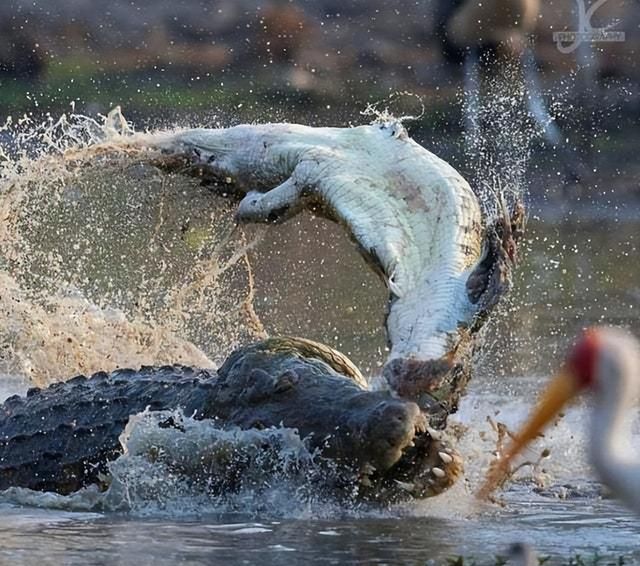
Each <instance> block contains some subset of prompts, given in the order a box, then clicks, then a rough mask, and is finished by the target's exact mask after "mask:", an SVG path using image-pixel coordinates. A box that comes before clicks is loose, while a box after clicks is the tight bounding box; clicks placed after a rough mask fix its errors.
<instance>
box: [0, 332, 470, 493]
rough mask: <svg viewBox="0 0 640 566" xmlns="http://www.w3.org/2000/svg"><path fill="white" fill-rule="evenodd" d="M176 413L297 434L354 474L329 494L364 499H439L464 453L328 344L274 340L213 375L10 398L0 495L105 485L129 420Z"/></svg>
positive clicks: (73, 386)
mask: <svg viewBox="0 0 640 566" xmlns="http://www.w3.org/2000/svg"><path fill="white" fill-rule="evenodd" d="M175 409H179V410H181V411H182V412H183V413H184V414H185V415H189V416H193V418H194V419H212V420H214V421H215V422H216V423H217V424H219V426H220V427H221V428H227V429H228V428H233V427H239V428H241V429H256V428H257V429H263V428H269V427H280V426H283V427H287V428H292V429H297V431H298V434H299V435H300V437H301V438H303V439H304V442H305V443H306V445H307V448H308V449H309V451H310V452H311V453H314V454H317V455H318V456H319V457H321V458H323V459H327V460H330V461H331V462H333V463H335V464H336V465H337V466H338V468H339V469H340V470H341V471H342V477H343V478H349V481H346V480H345V481H344V482H343V483H342V484H340V485H334V486H333V487H336V488H338V487H341V489H343V490H344V489H350V490H352V489H353V486H356V487H358V492H359V493H360V494H361V496H362V497H364V498H367V499H375V500H378V501H379V500H384V501H398V500H402V499H406V498H409V497H411V498H414V497H427V496H430V495H435V494H437V493H440V492H441V491H443V490H444V489H446V488H448V487H449V486H450V485H452V484H453V482H454V481H455V480H456V478H457V477H458V476H459V475H460V473H461V471H462V465H461V459H460V457H459V455H458V454H457V453H456V452H455V450H453V449H452V448H451V447H450V446H449V445H448V444H447V443H446V442H445V441H444V440H442V439H441V438H440V436H439V435H438V434H437V433H436V432H435V431H434V430H433V429H431V428H430V426H429V424H430V423H429V420H428V415H425V414H424V413H423V411H421V410H420V409H419V407H418V406H417V405H416V404H415V403H414V402H412V401H408V400H404V399H398V398H395V397H394V396H393V395H391V393H389V392H388V391H371V390H369V389H368V388H367V387H366V384H365V383H364V382H363V380H362V376H361V375H360V374H359V372H358V370H357V369H356V368H355V366H353V364H352V363H351V362H350V361H349V360H348V359H347V358H346V357H345V356H343V355H342V354H340V353H338V352H336V351H335V350H332V349H330V348H328V347H327V346H324V345H321V344H318V343H315V342H312V341H310V340H304V339H296V338H269V339H266V340H264V341H261V342H257V343H255V344H251V345H248V346H244V347H242V348H239V349H238V350H236V351H234V352H232V353H231V355H230V356H229V357H228V358H227V359H226V361H225V362H224V363H223V365H222V366H221V367H220V368H219V369H218V370H217V371H213V370H206V369H196V368H191V367H185V366H181V365H172V366H162V367H142V368H141V369H139V370H132V369H120V370H116V371H114V372H112V373H105V372H100V373H96V374H94V375H92V376H90V377H85V376H77V377H74V378H72V379H69V380H68V381H62V382H59V383H54V384H52V385H50V386H49V387H46V388H43V389H38V388H32V389H30V390H29V391H28V392H27V393H26V395H24V396H18V395H16V396H13V397H10V398H8V399H7V400H6V401H5V402H4V404H2V406H1V407H0V490H4V489H7V488H9V487H24V488H29V489H33V490H40V491H51V492H57V493H61V494H69V493H72V492H74V491H77V490H79V489H82V488H84V487H87V486H90V485H98V486H102V487H103V488H104V487H106V485H107V484H108V479H107V480H105V478H108V476H109V465H110V463H111V462H113V461H114V460H115V459H116V458H117V457H118V456H119V455H120V454H122V451H123V448H122V446H121V444H120V442H119V437H120V435H121V434H122V432H123V431H124V429H125V427H126V425H127V422H128V421H129V418H130V416H131V415H132V414H136V413H140V412H142V411H145V410H150V411H163V410H175ZM165 426H179V425H174V423H171V422H167V423H166V424H165Z"/></svg>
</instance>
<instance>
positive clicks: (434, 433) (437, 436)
mask: <svg viewBox="0 0 640 566" xmlns="http://www.w3.org/2000/svg"><path fill="white" fill-rule="evenodd" d="M427 432H428V433H429V436H430V437H431V438H433V439H434V440H442V434H441V433H440V432H438V431H437V430H436V429H435V428H431V427H430V426H428V427H427Z"/></svg>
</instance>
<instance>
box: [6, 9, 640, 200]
mask: <svg viewBox="0 0 640 566" xmlns="http://www.w3.org/2000/svg"><path fill="white" fill-rule="evenodd" d="M585 2H587V3H586V5H587V6H588V5H589V2H588V0H585ZM456 3H457V4H459V3H460V2H459V1H458V0H398V1H389V0H367V1H365V0H4V1H3V2H2V3H1V4H0V120H1V119H2V118H3V117H6V116H8V115H12V116H13V117H14V118H18V117H20V116H21V115H22V114H24V113H27V114H33V115H42V114H45V113H47V112H50V113H51V114H53V115H56V114H59V113H60V112H63V111H68V110H69V108H70V105H71V104H73V107H74V108H75V110H76V111H79V112H83V113H87V114H96V113H105V112H107V111H108V110H109V109H110V108H112V107H114V106H115V105H121V106H122V107H123V109H124V112H125V115H126V116H127V117H128V118H130V119H132V120H133V121H134V122H135V123H136V124H138V125H139V126H140V125H144V126H149V127H152V126H159V125H172V124H176V123H177V124H182V125H184V124H198V125H214V124H223V125H230V124H233V123H237V122H247V121H263V122H264V121H280V120H287V121H301V122H305V123H308V124H312V125H347V124H350V123H360V122H362V121H365V120H366V118H363V117H361V116H360V115H359V112H360V111H362V110H363V109H364V108H365V107H366V105H367V104H368V103H372V102H378V101H381V100H384V99H385V97H388V96H389V95H390V94H391V93H393V92H396V91H410V92H411V93H415V94H417V95H420V96H421V97H422V101H423V103H424V104H425V107H426V111H425V113H424V115H423V116H422V118H420V119H419V120H418V121H417V122H415V123H414V124H413V125H410V129H411V132H412V134H413V135H414V137H416V138H417V139H418V140H419V141H421V142H423V143H426V145H427V147H432V148H433V149H435V150H436V151H437V152H439V153H440V154H443V153H444V154H445V157H450V158H451V157H452V156H454V158H455V153H456V151H457V150H456V147H457V145H456V142H455V141H454V142H452V140H455V139H456V136H459V135H460V130H461V124H462V123H463V121H462V119H461V101H462V96H461V90H462V84H463V72H462V66H461V64H460V62H459V61H457V62H456V61H451V60H450V59H447V58H446V57H445V54H444V52H443V45H442V33H441V32H442V18H443V14H444V13H446V12H447V11H448V6H452V5H454V4H456ZM578 5H579V4H578V3H577V1H576V0H552V1H545V2H542V5H541V9H540V13H539V17H538V18H537V21H536V24H535V28H534V30H533V33H532V34H531V39H532V40H533V44H534V51H535V58H536V64H537V68H538V74H539V78H540V80H541V85H542V90H543V92H544V93H545V97H546V99H547V103H548V105H549V106H550V108H551V109H552V115H553V116H554V117H555V118H556V119H557V122H558V123H559V124H560V126H561V127H562V131H563V132H565V133H566V135H567V141H568V142H569V145H572V146H574V147H575V149H576V151H577V154H578V155H579V157H578V158H579V159H580V160H581V161H582V165H583V167H582V169H583V171H582V176H583V177H584V175H585V174H586V175H587V176H588V175H589V174H590V173H593V171H594V169H595V170H597V171H602V170H603V168H604V169H606V170H607V173H605V174H604V178H606V179H608V182H611V183H614V184H616V187H615V188H616V194H620V195H622V194H624V196H625V198H626V197H628V196H629V195H630V194H633V195H637V194H638V193H640V190H638V186H637V185H638V182H637V175H636V173H637V172H638V169H637V168H636V166H635V163H634V162H635V161H636V159H635V154H634V149H633V146H634V145H635V144H636V142H637V141H638V136H635V138H634V133H635V132H637V130H638V124H639V122H640V88H639V84H640V66H639V65H638V56H639V50H640V1H638V0H608V1H607V2H605V3H604V4H603V5H602V6H601V7H600V8H598V10H597V11H596V12H595V13H594V15H593V17H592V18H591V21H590V24H591V25H592V26H593V27H599V26H601V27H604V26H607V25H610V24H614V27H613V29H615V30H620V31H624V32H625V35H626V38H625V41H624V42H609V43H607V42H600V43H596V44H593V45H592V46H591V47H590V51H589V56H588V58H587V59H585V58H584V55H583V57H582V59H581V58H580V57H579V56H578V53H579V50H578V51H576V53H572V54H564V53H561V52H560V51H559V50H558V49H557V47H556V44H555V43H554V41H553V37H552V35H553V32H555V31H563V30H576V25H577V16H576V14H577V6H578ZM414 102H415V101H414ZM415 110H416V108H415V104H414V108H411V111H415ZM596 134H597V135H596ZM536 150H537V151H538V153H539V154H540V155H541V156H542V157H541V159H540V160H539V166H540V167H542V169H541V172H540V174H539V175H536V180H537V181H539V184H540V187H538V188H537V189H536V188H535V187H534V188H533V194H534V195H535V194H542V193H543V192H544V193H545V194H546V195H547V196H548V195H552V196H553V195H556V194H557V195H559V198H560V199H564V198H565V196H566V195H565V192H566V191H565V190H564V189H562V190H561V188H560V187H559V183H558V177H560V180H561V182H562V183H565V181H566V179H565V175H564V173H562V171H559V170H558V164H557V161H558V159H557V157H558V156H557V155H555V153H554V149H553V148H548V147H545V146H544V144H543V143H541V144H539V147H537V148H536ZM549 153H551V154H552V155H551V158H550V159H545V158H544V156H545V154H549ZM603 153H604V154H606V155H607V156H608V157H609V156H615V157H616V159H615V163H613V164H612V162H611V161H612V160H611V159H609V158H608V157H607V159H602V154H603ZM560 157H561V159H566V156H560ZM545 164H549V165H548V166H546V165H545ZM612 166H613V167H614V170H611V167H612ZM616 171H617V173H616ZM599 178H600V177H599ZM574 184H576V185H580V183H574ZM597 184H598V183H594V182H593V180H591V182H590V185H591V186H592V188H593V186H594V185H597ZM609 188H611V187H609ZM577 190H580V189H579V188H578V189H577Z"/></svg>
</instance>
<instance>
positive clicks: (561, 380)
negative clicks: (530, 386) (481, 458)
mask: <svg viewBox="0 0 640 566" xmlns="http://www.w3.org/2000/svg"><path fill="white" fill-rule="evenodd" d="M581 390H582V387H581V386H580V382H579V380H577V379H576V378H575V377H574V375H573V374H572V373H571V372H570V371H569V370H568V369H567V368H563V369H562V370H561V371H560V372H559V373H558V374H557V375H556V376H555V377H554V378H553V379H552V380H551V383H549V385H548V386H547V389H546V390H545V391H544V393H543V394H542V397H541V398H540V401H539V402H538V406H537V408H536V409H535V410H534V411H533V413H531V415H530V417H529V419H528V421H527V422H526V423H525V424H524V426H523V427H522V428H521V429H520V431H519V432H518V433H517V434H516V435H515V436H514V438H513V441H512V442H511V445H510V446H509V447H508V448H507V450H505V452H504V454H503V455H502V456H501V457H500V456H498V458H499V459H498V460H497V461H495V462H494V463H493V464H492V465H491V467H490V468H489V471H488V472H487V476H486V479H485V483H484V485H483V486H482V488H481V489H480V491H479V492H478V494H477V497H478V498H479V499H487V497H488V496H489V495H491V493H492V492H493V491H494V490H495V489H496V488H497V487H498V486H499V485H501V484H502V483H503V482H504V481H505V479H506V478H507V475H508V474H509V471H510V464H511V462H512V461H513V459H514V458H515V457H516V456H517V455H518V454H520V452H522V450H523V449H524V448H525V447H526V446H527V445H528V444H529V443H530V442H531V441H532V440H533V439H535V438H536V437H537V436H538V435H539V434H540V433H541V432H542V430H543V429H544V427H545V426H546V425H547V424H549V423H550V422H551V421H552V420H553V419H554V418H555V417H556V416H557V415H558V413H560V411H561V409H562V408H563V407H564V406H565V405H566V404H567V403H569V401H571V400H572V399H574V398H575V397H576V395H577V394H578V393H580V391H581Z"/></svg>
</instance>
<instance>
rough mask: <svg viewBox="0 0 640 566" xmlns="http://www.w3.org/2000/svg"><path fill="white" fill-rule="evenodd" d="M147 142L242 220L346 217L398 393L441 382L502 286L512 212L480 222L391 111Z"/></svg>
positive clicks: (468, 199)
mask: <svg viewBox="0 0 640 566" xmlns="http://www.w3.org/2000/svg"><path fill="white" fill-rule="evenodd" d="M138 141H143V142H144V137H143V138H142V140H140V139H138ZM148 143H149V145H150V146H153V147H155V148H157V149H161V150H162V151H163V152H164V153H165V155H170V156H181V157H182V158H184V159H186V162H187V163H188V164H189V165H190V166H193V167H195V168H196V169H197V170H198V171H199V172H200V173H201V174H203V175H205V176H208V177H210V178H215V179H220V180H221V181H222V183H224V184H225V187H227V190H228V189H232V191H233V193H234V194H236V195H238V196H240V197H242V200H241V201H240V203H239V206H238V209H237V220H238V221H239V222H265V223H275V222H283V221H285V220H287V219H289V218H291V217H292V216H294V215H296V214H298V213H299V212H300V211H302V210H303V209H310V210H312V211H313V212H315V213H316V214H319V215H322V216H325V217H327V218H330V219H332V220H335V221H337V222H339V223H341V224H342V225H344V226H345V228H346V229H347V231H348V232H349V234H350V235H351V237H352V238H353V240H354V241H355V242H356V243H357V244H358V246H359V249H360V251H361V252H362V254H363V255H364V256H365V258H366V259H367V260H368V261H369V263H370V264H371V265H372V266H373V267H374V268H375V269H376V271H378V273H379V274H380V275H381V276H382V278H383V280H384V281H385V283H386V285H387V288H388V290H389V306H388V313H387V314H388V316H387V320H386V330H387V336H388V341H389V346H390V353H389V356H388V359H387V361H386V364H385V368H384V370H383V376H384V377H385V379H384V380H381V381H380V383H381V384H383V385H384V386H387V385H390V386H391V388H392V389H395V390H396V391H397V392H398V393H399V394H400V395H403V396H406V397H414V398H417V397H419V396H420V395H421V394H422V393H429V392H433V391H436V390H438V389H439V388H440V387H441V386H442V381H443V380H446V379H448V378H447V375H448V374H449V373H450V372H451V370H452V368H453V367H454V365H455V364H456V363H457V362H458V358H459V357H460V356H462V354H461V351H463V350H466V349H467V348H466V346H467V345H468V342H469V335H470V333H471V331H472V330H473V329H475V328H477V327H478V326H479V325H478V322H479V321H481V320H482V319H483V318H484V315H485V314H486V312H487V311H488V309H489V308H490V307H492V306H493V305H494V304H495V302H496V300H497V298H499V296H500V295H501V294H502V293H503V292H504V290H505V289H506V287H507V286H508V279H509V271H510V268H511V262H512V260H513V259H514V258H513V254H514V251H515V248H514V246H513V240H512V239H511V235H512V233H511V227H512V225H511V222H509V218H508V214H506V215H505V218H503V219H501V220H499V221H498V222H497V223H495V224H493V225H487V224H488V223H487V221H486V220H485V219H483V217H482V213H481V209H480V206H479V202H478V199H477V197H476V195H475V194H474V192H473V191H472V189H471V187H470V186H469V184H468V183H467V181H466V180H465V179H464V178H463V177H462V176H461V175H460V174H459V173H458V172H457V171H456V170H455V169H454V168H453V167H452V166H451V165H449V164H448V163H446V162H445V161H443V160H442V159H440V158H438V157H437V156H435V155H434V154H432V153H431V152H429V151H427V150H426V149H425V148H423V147H422V146H420V145H419V144H417V143H416V142H414V141H413V140H412V139H411V138H410V137H409V136H408V134H407V132H406V130H405V128H404V127H403V126H402V124H401V123H399V122H397V121H387V122H382V123H374V124H371V125H365V126H358V127H353V128H314V127H309V126H301V125H295V124H264V125H241V126H236V127H232V128H220V129H203V128H197V129H190V130H183V131H180V132H177V133H176V132H172V133H167V134H166V135H165V136H164V137H163V138H162V139H161V141H158V137H157V135H155V136H154V137H153V138H149V139H148Z"/></svg>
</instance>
